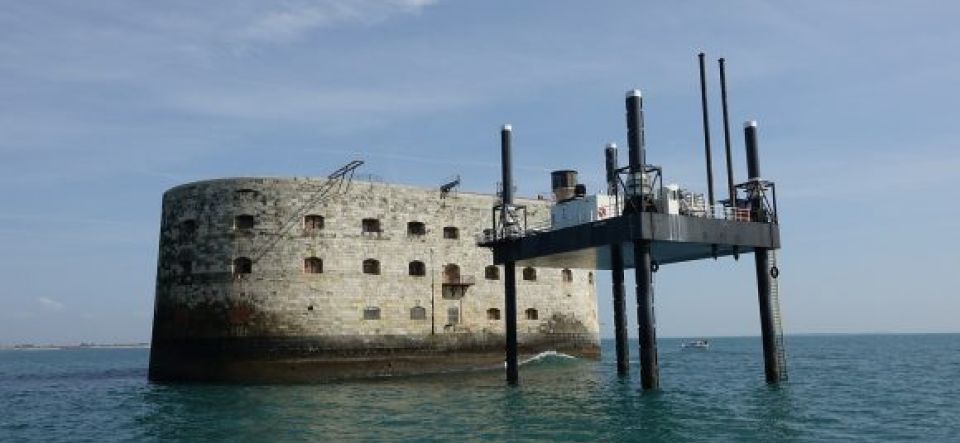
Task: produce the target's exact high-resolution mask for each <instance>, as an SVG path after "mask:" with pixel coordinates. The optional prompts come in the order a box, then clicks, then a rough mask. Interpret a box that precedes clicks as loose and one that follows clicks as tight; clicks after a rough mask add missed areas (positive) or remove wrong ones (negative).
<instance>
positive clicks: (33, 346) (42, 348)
mask: <svg viewBox="0 0 960 443" xmlns="http://www.w3.org/2000/svg"><path fill="white" fill-rule="evenodd" d="M144 348H146V349H149V348H150V343H110V344H97V343H80V344H77V345H52V344H47V345H36V344H31V343H23V344H17V345H0V351H55V350H66V349H144Z"/></svg>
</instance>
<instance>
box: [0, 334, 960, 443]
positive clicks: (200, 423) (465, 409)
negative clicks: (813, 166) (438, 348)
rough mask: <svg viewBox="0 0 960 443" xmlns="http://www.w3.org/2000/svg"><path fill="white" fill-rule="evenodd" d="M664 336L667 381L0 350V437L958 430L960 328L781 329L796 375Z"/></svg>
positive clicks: (741, 349) (547, 436)
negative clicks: (182, 372)
mask: <svg viewBox="0 0 960 443" xmlns="http://www.w3.org/2000/svg"><path fill="white" fill-rule="evenodd" d="M680 343H681V340H677V339H665V340H661V341H660V343H659V346H660V363H661V384H662V389H661V390H660V391H659V392H656V393H643V392H642V391H641V390H640V385H639V380H638V375H639V373H638V371H639V366H638V363H637V354H638V353H637V349H636V347H635V346H636V341H635V340H634V341H631V346H632V349H631V357H632V360H633V366H632V370H633V373H632V374H631V375H630V377H627V378H619V377H618V376H617V374H616V367H615V365H614V361H613V355H614V352H613V343H612V342H610V341H605V342H604V343H603V347H604V349H603V351H604V354H603V359H602V360H601V361H599V362H596V361H588V360H579V359H573V358H568V357H564V356H562V355H547V356H543V357H542V358H538V359H536V360H534V361H530V362H527V363H525V364H524V365H523V366H521V370H520V375H521V385H520V386H518V387H508V386H506V385H505V384H504V382H503V376H502V373H500V372H478V373H469V374H446V375H440V376H421V377H405V378H388V379H379V380H368V381H359V382H349V383H337V384H315V385H279V386H272V385H210V384H154V383H150V382H148V381H147V380H146V375H147V370H146V368H147V361H148V350H146V349H78V350H49V351H0V442H18V441H42V442H50V441H91V442H101V441H191V442H192V441H230V442H234V441H811V442H820V441H830V442H833V441H870V442H873V441H956V442H960V334H932V335H829V336H788V337H787V340H786V344H787V352H788V365H789V373H790V381H789V382H787V383H785V384H783V385H781V386H777V387H771V386H768V385H767V384H765V383H764V381H763V368H762V357H761V350H760V349H761V348H760V340H759V338H751V337H745V338H717V339H713V340H711V348H710V349H709V350H708V351H690V350H681V349H680Z"/></svg>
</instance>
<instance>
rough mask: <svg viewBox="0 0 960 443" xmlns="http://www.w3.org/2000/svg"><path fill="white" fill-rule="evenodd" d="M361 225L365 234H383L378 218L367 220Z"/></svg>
mask: <svg viewBox="0 0 960 443" xmlns="http://www.w3.org/2000/svg"><path fill="white" fill-rule="evenodd" d="M360 225H361V228H362V229H363V233H364V234H379V233H380V232H382V231H381V230H380V220H379V219H376V218H365V219H363V221H362V222H361V223H360Z"/></svg>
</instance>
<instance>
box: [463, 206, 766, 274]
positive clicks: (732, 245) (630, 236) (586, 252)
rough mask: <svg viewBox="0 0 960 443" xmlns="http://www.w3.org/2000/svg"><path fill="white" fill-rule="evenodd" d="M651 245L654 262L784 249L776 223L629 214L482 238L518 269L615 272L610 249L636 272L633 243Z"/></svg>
mask: <svg viewBox="0 0 960 443" xmlns="http://www.w3.org/2000/svg"><path fill="white" fill-rule="evenodd" d="M637 240H650V241H651V243H652V245H651V254H652V257H651V258H652V260H653V261H654V262H656V263H658V264H669V263H679V262H685V261H692V260H700V259H705V258H712V257H724V256H729V255H733V254H734V253H736V252H739V253H745V252H753V249H754V248H769V249H778V248H780V228H779V225H777V224H774V223H757V222H748V221H736V220H724V219H712V218H704V217H692V216H683V215H667V214H657V213H649V212H648V213H643V214H630V215H623V216H620V217H613V218H608V219H604V220H599V221H595V222H591V223H585V224H582V225H576V226H570V227H567V228H563V229H557V230H552V231H545V232H539V231H533V232H530V231H528V232H527V233H525V235H522V236H517V237H510V238H501V239H493V238H490V239H481V242H480V245H481V246H487V247H490V248H492V249H493V261H494V263H495V264H498V265H501V264H504V263H506V262H509V261H514V262H516V264H517V265H519V266H544V267H557V268H582V269H598V270H610V269H612V267H611V263H610V245H615V244H617V243H619V244H621V246H622V248H623V251H624V252H623V256H624V267H625V268H632V267H634V263H633V242H634V241H637Z"/></svg>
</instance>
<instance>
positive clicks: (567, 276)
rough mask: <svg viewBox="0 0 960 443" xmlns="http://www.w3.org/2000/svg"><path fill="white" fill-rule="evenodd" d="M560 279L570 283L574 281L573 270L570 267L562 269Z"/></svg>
mask: <svg viewBox="0 0 960 443" xmlns="http://www.w3.org/2000/svg"><path fill="white" fill-rule="evenodd" d="M560 279H561V280H563V282H564V283H570V282H572V281H573V271H571V270H569V269H564V270H562V271H560Z"/></svg>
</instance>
